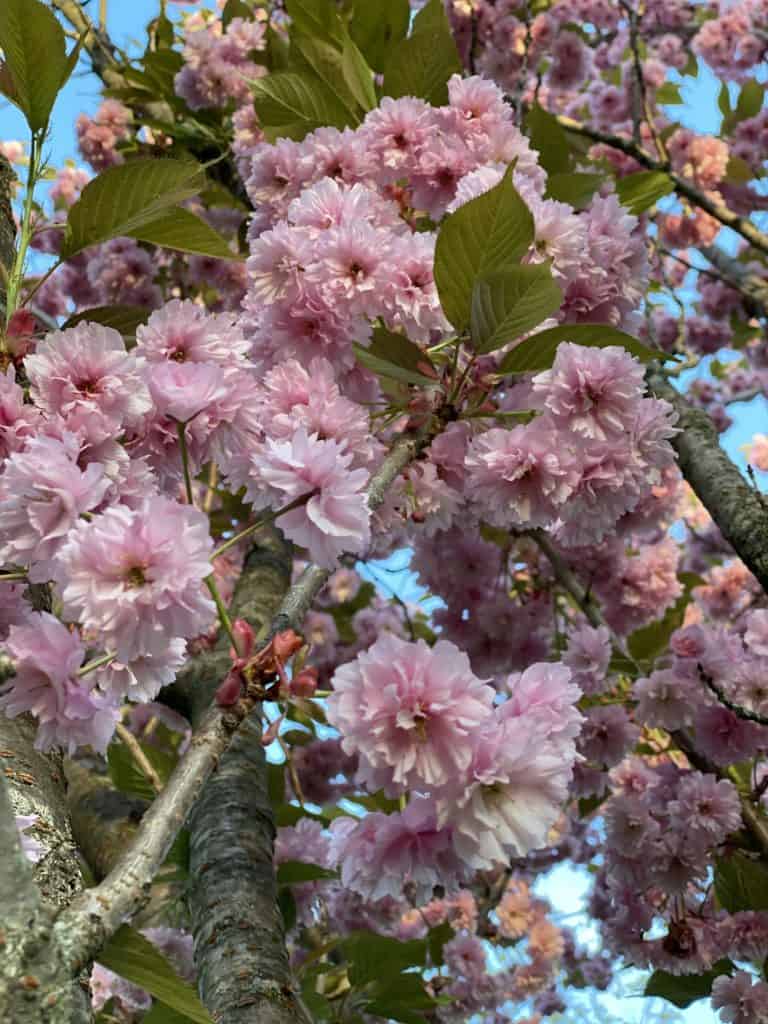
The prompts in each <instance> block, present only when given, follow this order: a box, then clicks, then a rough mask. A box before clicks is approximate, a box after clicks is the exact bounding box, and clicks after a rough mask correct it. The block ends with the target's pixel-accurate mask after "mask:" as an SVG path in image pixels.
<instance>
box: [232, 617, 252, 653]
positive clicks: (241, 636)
mask: <svg viewBox="0 0 768 1024" xmlns="http://www.w3.org/2000/svg"><path fill="white" fill-rule="evenodd" d="M232 635H233V636H234V638H235V648H236V649H232V648H230V651H229V653H230V656H231V658H232V660H233V661H234V660H235V659H236V658H250V656H251V654H253V645H254V643H255V641H256V634H255V633H254V632H253V628H252V627H251V626H250V624H249V623H247V622H246V621H245V619H235V621H234V622H233V623H232Z"/></svg>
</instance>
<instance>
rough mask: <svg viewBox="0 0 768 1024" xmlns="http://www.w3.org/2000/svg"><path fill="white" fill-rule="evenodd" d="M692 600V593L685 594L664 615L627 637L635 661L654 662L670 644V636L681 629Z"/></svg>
mask: <svg viewBox="0 0 768 1024" xmlns="http://www.w3.org/2000/svg"><path fill="white" fill-rule="evenodd" d="M689 602H690V595H689V594H683V595H682V596H681V597H679V598H678V599H677V601H675V603H674V604H673V605H672V606H671V607H670V608H667V610H666V612H665V613H664V616H663V617H662V618H661V619H658V620H657V621H656V622H651V623H650V625H648V626H643V627H642V628H641V629H636V630H635V631H634V633H632V634H630V636H629V637H628V639H627V646H628V648H629V653H630V654H631V655H632V657H633V658H634V659H635V661H647V662H653V661H655V660H656V658H658V656H659V655H660V654H662V653H663V652H664V651H665V650H666V649H667V647H668V646H669V638H670V637H671V636H672V634H673V633H674V631H675V630H676V629H679V628H680V626H682V624H683V619H684V618H685V609H686V608H687V607H688V604H689Z"/></svg>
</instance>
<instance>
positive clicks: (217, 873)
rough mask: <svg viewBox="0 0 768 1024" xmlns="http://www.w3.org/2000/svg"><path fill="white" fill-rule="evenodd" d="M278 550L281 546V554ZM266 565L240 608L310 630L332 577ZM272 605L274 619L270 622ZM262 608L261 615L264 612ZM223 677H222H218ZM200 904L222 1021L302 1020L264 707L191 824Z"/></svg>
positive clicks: (268, 630) (201, 972) (403, 451)
mask: <svg viewBox="0 0 768 1024" xmlns="http://www.w3.org/2000/svg"><path fill="white" fill-rule="evenodd" d="M427 441H428V438H427V437H426V436H405V437H401V438H399V439H398V440H397V441H396V442H395V444H394V445H393V447H392V449H391V451H390V453H389V455H388V456H387V458H386V459H385V460H384V462H383V464H382V466H381V468H380V469H379V471H378V473H376V474H375V476H374V477H373V478H372V480H371V482H370V485H369V488H368V502H369V505H370V507H371V509H372V510H373V509H376V508H378V506H379V505H381V503H382V502H383V501H384V497H385V495H386V493H387V491H388V489H389V487H390V485H391V484H392V482H393V481H394V480H395V478H396V477H397V476H398V475H399V474H400V472H401V471H402V470H403V469H404V468H405V466H406V465H407V464H408V463H409V462H411V461H412V460H413V459H414V458H415V457H416V455H417V454H418V452H419V451H420V450H421V448H422V447H423V446H424V445H425V444H426V443H427ZM276 554H278V552H276ZM286 556H287V557H285V559H284V563H283V566H282V571H280V569H281V566H280V561H279V558H274V559H272V560H271V561H267V562H266V563H265V570H266V571H265V572H263V573H262V574H261V577H260V580H259V587H258V591H257V593H258V610H257V609H253V611H252V613H251V615H248V614H244V609H243V608H242V607H238V609H237V612H236V614H237V615H239V616H242V617H243V618H247V619H248V620H249V621H250V622H251V624H252V625H255V626H257V627H258V628H259V632H260V634H261V636H262V639H266V636H267V635H268V636H274V635H275V633H277V632H279V631H280V630H283V629H288V628H292V629H295V630H300V629H301V624H302V622H303V620H304V617H305V615H306V613H307V611H308V610H309V607H310V605H311V604H312V601H313V600H314V598H315V597H316V596H317V594H318V593H319V592H320V590H321V589H322V587H323V586H324V584H325V582H326V580H327V579H328V577H329V575H330V573H329V571H328V570H327V569H319V568H318V567H317V566H315V565H309V566H308V567H307V568H306V569H305V570H304V572H303V574H302V576H301V577H300V578H299V580H298V581H297V582H296V583H295V584H294V585H293V586H292V587H290V588H289V583H290V566H291V561H290V552H286ZM267 611H269V615H270V616H274V617H273V618H272V622H271V625H268V623H269V619H267V620H266V621H265V619H264V614H265V612H267ZM254 613H256V614H258V616H259V617H258V618H254V617H253V615H254ZM216 678H217V679H218V678H220V677H216ZM190 832H191V844H190V855H191V864H190V867H191V877H192V887H191V891H190V907H191V910H192V921H193V932H194V935H195V962H196V965H197V969H198V982H199V986H200V994H201V997H202V999H203V1001H204V1003H205V1005H206V1006H207V1007H208V1009H209V1010H210V1011H211V1014H212V1015H213V1018H214V1020H216V1021H219V1020H221V1021H222V1022H223V1021H226V1022H227V1024H247V1022H249V1021H254V1020H257V1021H259V1022H263V1024H296V1021H306V1019H307V1013H306V1011H305V1010H304V1008H303V1004H302V1003H301V1000H300V998H299V996H298V995H297V993H296V992H295V990H294V985H293V978H292V974H291V970H290V965H289V962H288V956H287V953H286V949H285V935H284V926H283V920H282V915H281V913H280V909H279V907H278V904H277V887H276V884H275V875H274V866H273V843H274V836H275V827H274V819H273V815H272V808H271V805H270V801H269V792H268V785H267V772H266V758H265V755H264V749H263V747H262V745H261V720H260V717H259V715H258V711H254V712H253V713H252V715H251V716H250V717H249V719H248V720H247V721H246V722H245V723H244V724H243V726H242V727H241V729H240V730H239V731H238V733H237V735H236V736H235V738H234V741H233V743H232V745H231V747H230V749H229V750H228V751H227V754H226V756H225V757H224V758H222V761H221V764H220V765H219V768H218V770H217V772H216V774H215V775H214V776H213V777H212V778H211V780H210V781H209V783H208V785H207V786H206V789H205V792H204V793H203V796H202V798H201V800H200V802H199V803H198V804H197V806H196V807H195V809H194V813H193V816H192V819H191V822H190Z"/></svg>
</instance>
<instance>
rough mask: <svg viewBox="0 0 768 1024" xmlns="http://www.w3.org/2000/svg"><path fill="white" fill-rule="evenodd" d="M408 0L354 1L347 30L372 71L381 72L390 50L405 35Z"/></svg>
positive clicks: (408, 7) (408, 9)
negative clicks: (353, 8)
mask: <svg viewBox="0 0 768 1024" xmlns="http://www.w3.org/2000/svg"><path fill="white" fill-rule="evenodd" d="M410 20H411V7H410V4H409V3H408V0H357V3H356V4H355V11H354V14H353V16H352V21H351V22H350V25H349V32H350V35H351V36H352V38H353V39H354V41H355V42H356V43H357V45H358V47H359V48H360V51H361V53H362V54H363V56H364V57H365V59H366V60H367V61H368V63H369V64H370V66H371V67H372V68H373V69H374V71H383V70H384V67H385V65H386V62H387V59H388V58H389V55H390V53H391V52H392V50H393V49H394V47H395V46H397V44H398V43H399V42H401V41H402V40H403V39H405V37H406V36H407V35H408V24H409V22H410Z"/></svg>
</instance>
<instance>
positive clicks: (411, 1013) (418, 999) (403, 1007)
mask: <svg viewBox="0 0 768 1024" xmlns="http://www.w3.org/2000/svg"><path fill="white" fill-rule="evenodd" d="M374 993H375V998H374V999H373V1000H372V1001H371V1002H370V1003H368V1005H367V1006H366V1008H365V1010H366V1013H367V1014H373V1015H374V1016H376V1017H383V1018H384V1019H385V1020H398V1021H402V1022H403V1024H424V1019H425V1018H424V1014H423V1013H420V1012H419V1011H430V1010H431V1011H434V1009H435V1006H436V1005H437V1004H436V1002H435V1000H434V999H433V997H432V996H431V995H429V993H428V992H427V991H426V989H425V988H424V981H423V979H422V977H421V975H420V974H416V973H415V972H414V973H412V974H400V975H398V977H397V981H396V983H394V984H391V985H385V984H384V983H383V982H381V981H379V982H378V983H377V984H376V986H375V988H374Z"/></svg>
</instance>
